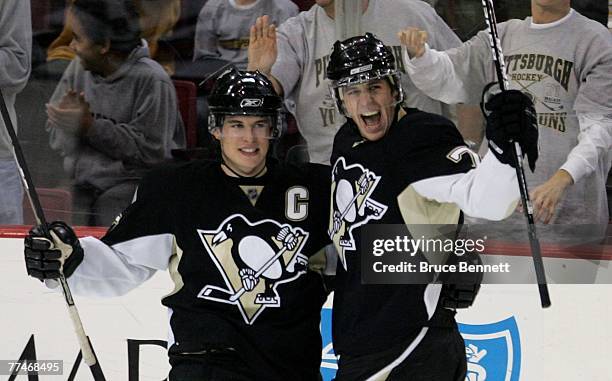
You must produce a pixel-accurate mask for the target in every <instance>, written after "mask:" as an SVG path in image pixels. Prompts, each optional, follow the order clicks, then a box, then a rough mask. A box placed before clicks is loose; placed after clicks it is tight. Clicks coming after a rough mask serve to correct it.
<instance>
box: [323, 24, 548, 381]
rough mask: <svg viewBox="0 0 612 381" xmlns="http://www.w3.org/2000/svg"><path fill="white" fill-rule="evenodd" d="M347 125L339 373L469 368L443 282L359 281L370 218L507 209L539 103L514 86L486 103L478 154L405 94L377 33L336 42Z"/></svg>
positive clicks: (385, 220)
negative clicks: (483, 151)
mask: <svg viewBox="0 0 612 381" xmlns="http://www.w3.org/2000/svg"><path fill="white" fill-rule="evenodd" d="M327 77H328V78H329V79H330V80H331V82H332V86H331V87H332V92H333V96H334V98H335V100H336V102H337V106H338V109H339V110H340V112H341V113H342V114H343V115H345V116H346V117H347V119H348V121H347V122H346V123H345V124H344V125H343V126H342V127H341V128H340V130H339V131H338V133H337V135H336V137H335V140H334V147H333V153H332V158H331V164H332V192H331V197H332V203H331V204H332V209H331V211H330V217H329V226H328V232H329V234H330V238H331V239H332V240H333V242H334V244H335V246H336V248H337V251H338V253H339V256H340V260H341V262H340V263H339V264H338V269H337V274H336V290H335V296H334V306H333V342H334V349H335V351H336V354H337V355H339V356H340V359H339V363H338V368H339V369H338V373H337V376H336V380H337V381H345V380H366V379H367V380H411V381H418V380H437V381H446V380H448V381H451V380H453V381H455V380H457V381H458V380H461V381H462V380H464V379H465V374H466V357H465V345H464V342H463V339H462V338H461V336H460V334H459V331H458V329H457V325H456V323H455V319H454V311H453V310H452V309H448V308H445V306H448V305H449V304H448V303H447V301H448V300H447V297H446V296H445V295H444V292H443V291H442V286H441V285H440V284H434V283H427V282H423V283H425V284H363V282H362V279H363V278H362V275H363V273H365V271H367V269H365V268H362V262H361V259H362V257H363V256H365V255H368V254H367V252H368V251H367V249H366V248H365V247H364V244H363V242H362V237H363V231H364V228H366V227H368V226H370V227H371V226H373V225H377V224H402V225H403V224H406V225H407V229H408V232H407V233H410V229H411V228H410V226H411V225H413V226H414V225H417V224H452V225H455V224H459V223H460V221H461V220H462V213H466V214H469V215H473V216H478V217H481V218H487V219H490V220H499V219H503V218H504V217H506V216H507V215H509V214H510V213H511V212H512V210H513V209H514V207H515V205H516V203H517V201H518V199H519V189H518V186H517V180H516V172H515V169H514V168H513V167H511V166H510V165H508V164H504V163H509V162H511V160H510V161H509V160H508V155H509V154H510V153H509V152H511V143H510V141H511V140H514V141H517V142H518V143H519V144H520V145H521V147H522V149H523V152H527V154H528V156H529V159H530V160H531V161H533V162H535V159H536V157H537V130H536V127H535V118H534V115H535V113H534V110H533V103H532V102H531V101H530V100H529V98H527V97H525V96H522V95H521V94H516V93H513V92H509V93H501V94H498V95H496V96H495V97H493V98H492V99H491V100H490V102H489V103H487V106H486V107H487V109H489V110H490V111H491V114H490V115H489V117H488V126H487V134H488V137H489V140H490V141H491V144H492V145H493V144H494V145H495V146H496V147H497V148H498V149H497V150H491V152H490V153H489V154H487V155H486V156H485V157H484V158H483V160H482V162H480V163H479V158H478V156H477V155H476V154H475V153H473V152H472V151H470V150H469V148H468V147H467V146H466V144H465V143H464V142H463V140H462V138H461V135H460V134H459V132H458V131H457V129H456V128H455V126H454V125H453V124H452V122H450V121H449V120H447V119H445V118H444V117H441V116H439V115H434V114H429V113H425V112H422V111H419V110H417V109H411V108H405V107H403V106H402V100H403V91H402V88H401V87H400V85H399V83H400V81H399V71H398V70H397V69H396V66H395V59H394V58H393V55H392V53H391V49H390V48H389V47H387V46H385V45H384V44H383V43H382V42H381V41H380V40H378V39H377V38H376V37H374V36H373V35H371V34H369V33H366V34H365V36H357V37H352V38H349V39H347V40H345V41H343V42H340V41H338V42H336V43H335V44H334V48H333V51H332V54H331V56H330V61H329V65H328V67H327ZM451 304H452V303H451Z"/></svg>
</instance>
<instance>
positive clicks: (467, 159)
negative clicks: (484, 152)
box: [394, 114, 478, 184]
mask: <svg viewBox="0 0 612 381" xmlns="http://www.w3.org/2000/svg"><path fill="white" fill-rule="evenodd" d="M428 115H429V117H428V118H427V119H426V120H423V119H421V120H418V121H417V120H413V121H409V122H408V123H406V124H405V125H401V126H399V127H400V128H404V129H407V130H410V131H409V132H407V136H406V137H405V138H404V139H397V141H398V142H402V141H403V142H405V143H407V144H409V147H401V146H399V147H395V148H394V151H396V152H399V155H400V162H402V163H410V164H412V163H418V165H403V166H401V167H400V169H399V173H398V174H397V177H398V178H399V179H405V180H407V183H408V184H410V183H413V182H416V181H420V180H423V179H426V178H430V177H439V176H445V175H453V174H456V173H465V172H467V171H469V170H470V169H472V168H474V167H476V165H477V163H478V155H476V154H475V153H474V152H473V151H471V150H470V149H469V148H468V147H467V146H466V144H465V143H464V142H463V139H462V138H461V135H460V134H459V132H458V131H457V129H456V128H455V126H454V125H453V124H452V122H451V121H449V120H447V119H446V118H443V117H440V116H434V115H433V114H428Z"/></svg>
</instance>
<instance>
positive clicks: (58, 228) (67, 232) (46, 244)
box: [24, 221, 83, 280]
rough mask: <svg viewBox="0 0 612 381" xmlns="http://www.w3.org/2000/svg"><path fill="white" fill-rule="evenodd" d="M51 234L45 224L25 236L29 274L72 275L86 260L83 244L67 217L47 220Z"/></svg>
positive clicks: (50, 276) (53, 277)
mask: <svg viewBox="0 0 612 381" xmlns="http://www.w3.org/2000/svg"><path fill="white" fill-rule="evenodd" d="M47 226H48V230H49V233H50V234H51V238H48V237H45V236H44V235H43V232H42V229H41V225H38V226H35V227H33V228H32V230H30V232H29V233H28V235H27V236H26V237H25V242H24V245H25V250H24V254H25V261H26V269H27V271H28V275H30V276H32V277H34V278H38V279H40V280H45V279H58V278H59V277H60V274H62V273H63V274H64V276H65V277H66V278H68V277H69V276H70V275H72V273H73V272H74V270H76V268H77V266H78V265H79V264H80V263H81V262H82V261H83V248H82V247H81V244H80V243H79V240H78V238H77V236H76V234H75V233H74V230H72V228H71V227H70V226H68V225H67V224H66V223H65V222H63V221H54V222H52V223H50V224H47Z"/></svg>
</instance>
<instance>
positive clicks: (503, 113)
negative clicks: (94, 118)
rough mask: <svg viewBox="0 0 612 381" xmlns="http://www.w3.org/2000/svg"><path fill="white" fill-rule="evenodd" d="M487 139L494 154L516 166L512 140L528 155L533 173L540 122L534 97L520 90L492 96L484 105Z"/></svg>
mask: <svg viewBox="0 0 612 381" xmlns="http://www.w3.org/2000/svg"><path fill="white" fill-rule="evenodd" d="M484 110H485V113H487V112H488V114H486V115H485V116H486V118H487V129H486V133H487V139H489V148H490V149H491V151H493V154H494V155H495V156H496V157H497V159H499V161H500V162H502V163H504V164H509V165H511V166H513V167H515V166H516V163H515V160H516V159H515V158H514V151H513V149H512V145H513V144H514V143H513V142H515V141H516V142H518V143H519V145H520V146H521V150H522V152H523V155H525V154H527V158H528V159H529V168H531V171H532V172H533V171H534V170H535V163H536V160H537V159H538V123H537V119H536V112H535V108H534V107H533V102H532V101H531V99H530V98H529V97H528V96H526V95H525V94H523V93H522V92H520V91H518V90H506V91H503V92H501V93H498V94H495V95H493V96H492V97H491V98H490V99H489V100H488V101H487V102H486V103H485V106H484Z"/></svg>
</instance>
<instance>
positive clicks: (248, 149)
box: [242, 148, 255, 153]
mask: <svg viewBox="0 0 612 381" xmlns="http://www.w3.org/2000/svg"><path fill="white" fill-rule="evenodd" d="M242 150H243V151H244V152H248V153H253V152H255V148H243V149H242Z"/></svg>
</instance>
